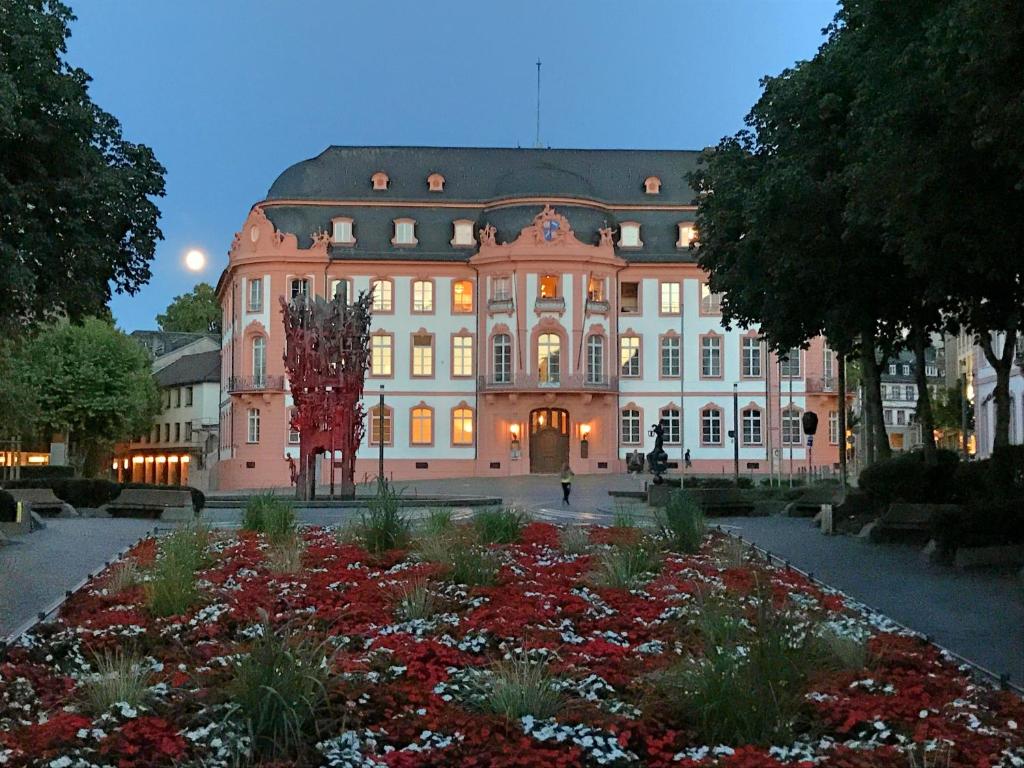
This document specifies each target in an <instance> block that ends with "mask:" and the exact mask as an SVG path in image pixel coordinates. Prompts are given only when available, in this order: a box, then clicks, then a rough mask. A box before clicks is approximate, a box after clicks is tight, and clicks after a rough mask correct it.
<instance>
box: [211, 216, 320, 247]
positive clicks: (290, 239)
mask: <svg viewBox="0 0 1024 768" xmlns="http://www.w3.org/2000/svg"><path fill="white" fill-rule="evenodd" d="M313 244H314V246H317V245H318V242H317V240H316V238H315V237H314V241H313ZM282 248H285V249H297V248H298V238H296V237H295V235H293V234H290V233H288V232H280V231H278V230H277V229H276V228H275V227H274V223H273V222H272V221H271V220H270V219H268V218H267V214H266V213H265V212H264V211H263V208H262V207H261V206H259V205H257V206H254V207H253V209H252V210H251V211H249V215H248V216H247V217H246V219H245V223H244V224H243V225H242V229H241V231H240V232H236V233H235V237H234V239H233V240H232V241H231V250H230V251H229V253H228V255H229V256H235V255H243V254H244V255H248V254H256V253H263V252H266V251H267V250H275V251H276V250H280V249H282Z"/></svg>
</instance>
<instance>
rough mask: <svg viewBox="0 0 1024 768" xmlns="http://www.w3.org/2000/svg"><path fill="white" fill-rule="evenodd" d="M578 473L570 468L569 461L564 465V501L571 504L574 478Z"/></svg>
mask: <svg viewBox="0 0 1024 768" xmlns="http://www.w3.org/2000/svg"><path fill="white" fill-rule="evenodd" d="M575 476H576V474H575V473H574V472H573V471H572V470H571V469H569V462H566V463H565V464H563V465H562V478H561V479H562V503H563V504H565V505H567V506H568V504H569V492H570V491H571V490H572V479H573V477H575Z"/></svg>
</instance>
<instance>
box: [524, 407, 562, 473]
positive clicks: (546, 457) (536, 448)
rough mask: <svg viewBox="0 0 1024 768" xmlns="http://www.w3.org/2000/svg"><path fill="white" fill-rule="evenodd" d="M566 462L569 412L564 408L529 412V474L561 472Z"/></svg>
mask: <svg viewBox="0 0 1024 768" xmlns="http://www.w3.org/2000/svg"><path fill="white" fill-rule="evenodd" d="M568 461H569V412H568V411H567V410H565V409H564V408H536V409H534V410H532V411H530V472H533V473H537V474H551V473H557V472H561V471H562V465H563V464H566V463H568Z"/></svg>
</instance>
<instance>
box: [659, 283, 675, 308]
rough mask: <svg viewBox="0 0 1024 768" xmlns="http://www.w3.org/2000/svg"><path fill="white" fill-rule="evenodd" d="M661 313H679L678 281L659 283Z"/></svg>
mask: <svg viewBox="0 0 1024 768" xmlns="http://www.w3.org/2000/svg"><path fill="white" fill-rule="evenodd" d="M661 314H663V315H678V314H679V283H662V284H661Z"/></svg>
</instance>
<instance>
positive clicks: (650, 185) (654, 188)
mask: <svg viewBox="0 0 1024 768" xmlns="http://www.w3.org/2000/svg"><path fill="white" fill-rule="evenodd" d="M644 192H646V193H647V194H648V195H658V194H661V179H659V178H658V177H657V176H648V177H647V178H646V179H644Z"/></svg>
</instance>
